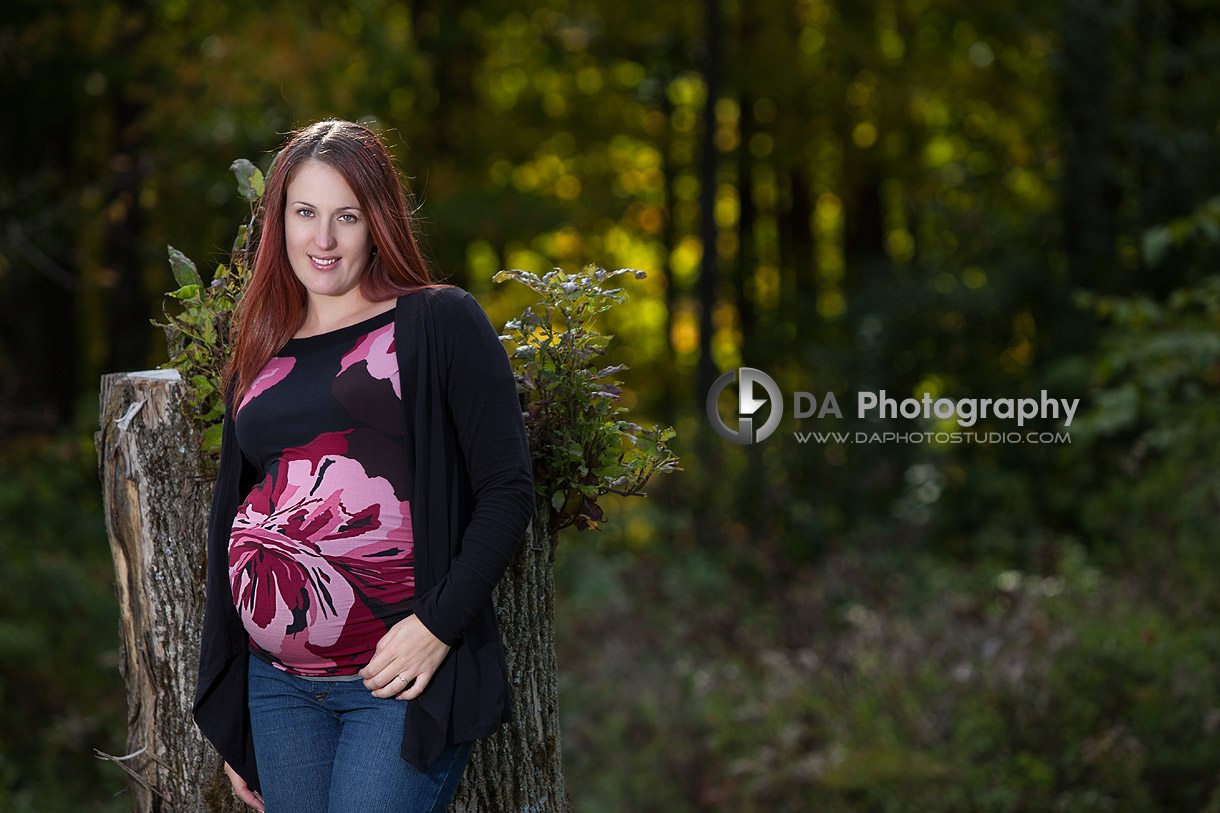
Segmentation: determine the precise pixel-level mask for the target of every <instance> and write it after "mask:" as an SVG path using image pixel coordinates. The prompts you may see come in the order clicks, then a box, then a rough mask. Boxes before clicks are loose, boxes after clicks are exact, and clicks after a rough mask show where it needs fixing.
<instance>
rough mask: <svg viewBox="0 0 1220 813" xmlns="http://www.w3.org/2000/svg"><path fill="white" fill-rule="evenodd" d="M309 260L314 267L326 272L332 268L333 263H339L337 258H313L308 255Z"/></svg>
mask: <svg viewBox="0 0 1220 813" xmlns="http://www.w3.org/2000/svg"><path fill="white" fill-rule="evenodd" d="M309 259H310V260H312V261H313V264H314V266H315V267H317V268H320V269H322V270H326V269H327V268H334V267H335V263H337V262H339V258H338V257H315V256H314V255H312V254H310V255H309Z"/></svg>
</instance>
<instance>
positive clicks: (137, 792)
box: [96, 370, 570, 813]
mask: <svg viewBox="0 0 1220 813" xmlns="http://www.w3.org/2000/svg"><path fill="white" fill-rule="evenodd" d="M184 390H185V386H184V384H183V383H182V381H181V379H180V378H179V376H178V374H177V373H176V372H174V371H172V370H171V371H165V370H154V371H149V372H140V373H116V374H112V375H107V376H105V377H103V379H102V390H101V429H100V430H99V431H98V433H97V436H96V444H97V450H98V461H99V474H100V476H101V479H102V483H103V491H104V498H105V512H106V530H107V533H108V534H109V537H110V549H111V554H112V555H113V557H114V569H115V589H116V592H117V594H118V600H119V618H120V633H121V636H120V637H121V660H120V669H121V671H122V674H123V679H124V681H125V682H126V684H127V707H128V720H127V723H128V735H127V754H125V755H121V756H110V755H101V756H103V757H105V758H108V759H113V760H115V761H116V762H117V763H118V764H119V765H121V766H123V768H124V770H126V771H127V772H128V773H129V775H130V776H131V784H130V790H131V794H132V799H133V804H132V809H133V810H138V811H140V813H147V811H192V812H193V811H200V810H209V811H215V812H216V813H236V811H248V810H250V809H251V808H249V807H247V806H246V805H245V804H243V803H242V802H240V801H239V800H238V799H237V798H236V797H235V796H233V793H232V790H231V789H230V786H229V781H228V778H227V777H226V776H225V774H224V767H223V763H222V762H221V760H220V758H219V757H218V756H217V754H216V752H215V751H214V750H213V748H212V747H211V745H210V744H208V742H207V741H206V740H204V738H203V736H202V735H201V734H200V733H199V730H198V729H197V728H196V727H195V722H194V719H193V718H192V716H191V706H192V703H193V701H194V697H195V681H196V677H197V672H198V668H199V640H200V637H201V634H202V629H203V609H204V596H205V586H206V583H207V522H208V509H209V507H210V503H211V495H212V486H213V481H214V478H215V472H214V471H208V470H207V468H208V467H207V466H206V465H205V462H204V461H205V457H204V455H202V454H201V453H200V451H199V436H198V433H197V432H196V431H195V430H194V428H193V427H192V426H191V424H190V422H189V421H187V420H186V418H185V417H184V416H183V414H182V398H183V394H184ZM545 509H546V507H545V506H543V507H542V510H540V511H539V512H538V513H537V514H536V515H535V517H534V521H533V524H531V526H530V529H529V531H528V533H527V537H526V539H525V540H524V542H523V543H522V545H521V550H520V552H519V553H518V555H517V557H516V559H515V560H514V561H513V564H512V566H511V568H510V569H509V572H508V574H507V575H506V576H505V579H504V581H503V582H501V584H500V586H499V587H498V588H497V590H496V599H495V601H496V612H497V616H498V619H499V622H500V625H501V630H502V632H503V634H504V645H505V654H506V657H507V660H508V670H509V679H510V681H511V682H512V687H513V722H512V723H511V724H510V725H507V726H505V727H504V728H503V729H502V730H501V731H500V732H499V733H498V734H497V735H496V736H493V737H489V738H487V739H485V740H483V741H481V742H480V743H478V745H476V747H475V750H474V754H473V756H472V759H471V763H470V767H469V768H468V769H467V772H466V776H465V779H464V780H463V782H462V785H461V786H460V788H459V791H458V796H457V799H455V800H454V804H453V806H452V809H453V810H455V811H460V813H513V811H522V813H524V812H525V811H529V813H553V812H554V813H566V811H567V810H568V809H569V807H570V805H569V800H568V796H567V789H566V787H565V785H564V778H563V765H562V762H561V752H560V742H559V708H558V696H557V686H558V673H557V669H556V664H555V625H554V617H555V579H554V565H555V543H556V534H555V532H554V531H553V530H551V528H550V527H549V525H548V522H547V517H546V515H545V514H546V510H545Z"/></svg>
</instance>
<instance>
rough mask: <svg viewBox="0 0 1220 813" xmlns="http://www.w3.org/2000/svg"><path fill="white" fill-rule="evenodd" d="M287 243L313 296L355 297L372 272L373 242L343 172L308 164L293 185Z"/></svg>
mask: <svg viewBox="0 0 1220 813" xmlns="http://www.w3.org/2000/svg"><path fill="white" fill-rule="evenodd" d="M286 203H287V206H285V208H284V243H285V245H286V246H287V249H288V260H289V262H291V263H292V270H293V272H294V273H295V274H296V277H297V279H298V280H300V281H301V284H302V285H304V286H305V290H306V291H307V292H308V294H309V302H310V303H311V304H317V303H319V302H320V301H321V300H320V297H337V298H343V297H349V296H350V297H356V298H362V295H361V293H360V278H361V277H362V276H364V270H365V269H366V268H367V267H368V264H369V260H370V257H371V255H372V250H373V236H372V233H371V232H370V231H369V226H368V219H367V217H366V216H365V213H364V212H363V211H361V209H360V203H359V201H358V200H357V199H356V193H355V192H353V191H352V188H351V187H350V186H348V185H347V181H346V180H344V178H343V176H342V175H340V174H339V172H338V170H335V169H333V168H332V167H330V166H328V165H326V164H323V163H322V162H320V161H308V162H306V163H304V164H302V165H301V166H300V167H298V168H297V170H296V171H295V172H294V173H293V175H292V178H290V179H289V181H288V191H287V201H286Z"/></svg>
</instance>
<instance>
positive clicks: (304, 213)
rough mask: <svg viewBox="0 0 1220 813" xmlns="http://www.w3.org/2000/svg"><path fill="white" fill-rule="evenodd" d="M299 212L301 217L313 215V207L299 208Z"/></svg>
mask: <svg viewBox="0 0 1220 813" xmlns="http://www.w3.org/2000/svg"><path fill="white" fill-rule="evenodd" d="M297 214H299V215H300V216H301V217H313V210H312V209H297Z"/></svg>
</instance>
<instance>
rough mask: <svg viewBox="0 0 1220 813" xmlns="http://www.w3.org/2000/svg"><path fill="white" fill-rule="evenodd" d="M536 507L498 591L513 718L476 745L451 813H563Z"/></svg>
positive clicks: (551, 557)
mask: <svg viewBox="0 0 1220 813" xmlns="http://www.w3.org/2000/svg"><path fill="white" fill-rule="evenodd" d="M549 509H550V506H549V505H546V504H545V503H543V504H541V505H540V506H539V508H538V510H537V511H535V513H534V520H533V523H532V524H531V525H530V527H529V529H528V530H527V531H526V536H525V540H524V541H523V542H522V543H521V548H520V550H518V552H517V556H516V558H515V559H514V560H513V563H512V565H511V566H510V567H509V570H508V573H507V574H506V575H505V577H504V579H503V580H502V581H501V582H500V584H499V586H498V587H497V588H496V593H495V604H496V617H497V620H498V621H499V624H500V631H501V633H502V634H503V637H504V650H505V652H504V655H505V658H506V660H507V661H508V679H509V683H510V685H511V686H512V709H513V720H512V722H511V723H508V724H507V725H505V726H504V727H502V728H501V729H500V731H499V733H497V734H496V735H494V736H492V737H487V738H485V739H483V740H480V741H479V742H478V743H476V744H475V747H474V752H473V753H472V754H471V758H470V766H469V767H468V768H467V770H466V777H465V779H464V780H463V781H462V784H461V785H460V786H459V787H458V793H457V797H456V798H455V799H454V801H453V805H452V806H451V808H450V809H451V810H452V811H454V813H504V811H519V813H566V811H567V810H569V808H570V806H571V805H570V801H569V799H568V792H567V786H566V784H565V783H564V778H563V762H562V752H561V750H560V742H559V691H558V689H559V672H558V669H557V667H556V663H555V542H556V534H555V532H553V531H552V530H551V528H550V524H549Z"/></svg>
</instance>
